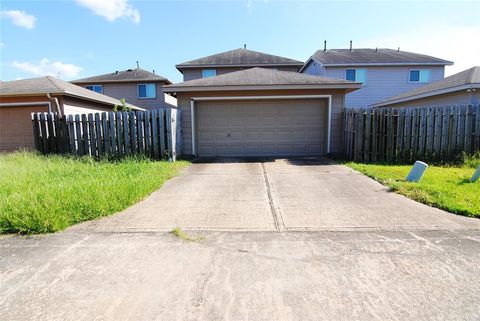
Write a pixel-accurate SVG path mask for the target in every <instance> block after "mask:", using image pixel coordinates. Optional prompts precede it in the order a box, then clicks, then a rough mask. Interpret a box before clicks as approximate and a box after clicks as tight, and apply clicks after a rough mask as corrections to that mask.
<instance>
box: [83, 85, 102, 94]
mask: <svg viewBox="0 0 480 321" xmlns="http://www.w3.org/2000/svg"><path fill="white" fill-rule="evenodd" d="M88 86H91V87H100V88H101V89H102V91H101V92H100V94H103V85H101V84H89V85H85V89H88V88H87V87H88ZM88 90H92V89H88ZM92 91H93V92H96V91H95V90H92ZM96 93H97V94H98V92H96Z"/></svg>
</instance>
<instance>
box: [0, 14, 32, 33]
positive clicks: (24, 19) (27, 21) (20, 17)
mask: <svg viewBox="0 0 480 321" xmlns="http://www.w3.org/2000/svg"><path fill="white" fill-rule="evenodd" d="M1 16H2V17H4V18H8V19H11V20H12V22H13V24H15V25H17V26H19V27H22V28H27V29H33V28H34V27H35V21H37V18H35V16H34V15H31V14H28V13H26V12H25V11H20V10H2V12H1Z"/></svg>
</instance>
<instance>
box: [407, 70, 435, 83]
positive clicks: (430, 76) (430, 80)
mask: <svg viewBox="0 0 480 321" xmlns="http://www.w3.org/2000/svg"><path fill="white" fill-rule="evenodd" d="M422 70H428V71H429V77H428V81H426V82H422V81H420V78H421V74H422ZM412 71H418V72H419V73H418V81H411V80H410V73H411V72H412ZM431 82H432V71H431V70H430V69H418V68H416V69H409V70H408V83H410V84H429V83H431Z"/></svg>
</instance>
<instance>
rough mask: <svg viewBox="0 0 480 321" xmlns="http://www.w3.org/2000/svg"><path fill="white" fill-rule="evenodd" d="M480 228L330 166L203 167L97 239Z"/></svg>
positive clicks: (221, 163) (261, 162)
mask: <svg viewBox="0 0 480 321" xmlns="http://www.w3.org/2000/svg"><path fill="white" fill-rule="evenodd" d="M472 226H476V227H480V220H471V219H468V218H465V217H461V216H457V215H452V214H449V213H446V212H444V211H441V210H438V209H435V208H431V207H429V206H425V205H422V204H419V203H417V202H414V201H412V200H410V199H408V198H406V197H403V196H400V195H397V194H395V193H392V192H390V191H389V190H388V189H387V188H386V187H384V186H382V185H381V184H379V183H377V182H375V181H373V180H372V179H370V178H368V177H366V176H364V175H362V174H360V173H358V172H356V171H354V170H352V169H350V168H348V167H346V166H343V165H339V164H337V163H335V162H333V161H331V160H329V159H325V158H310V159H258V160H255V159H217V160H204V161H202V160H199V161H197V162H195V163H194V164H192V165H191V166H190V167H189V168H188V169H187V170H186V171H185V172H184V173H183V174H182V175H180V176H179V177H177V178H174V179H172V180H171V181H169V182H168V183H167V184H165V185H164V186H163V187H162V188H161V189H159V190H158V191H156V192H155V193H153V194H152V195H151V196H150V197H148V198H147V199H145V200H144V201H142V202H140V203H138V204H136V205H134V206H132V207H131V208H129V209H127V210H126V211H124V212H122V213H119V214H117V215H114V216H111V217H108V218H105V219H101V220H98V221H94V222H89V223H86V224H83V225H79V226H78V227H76V228H79V229H87V230H96V231H116V232H119V231H130V232H131V231H170V230H172V229H173V228H174V227H181V228H182V229H186V230H212V231H215V230H217V231H218V230H220V231H346V230H358V229H361V230H366V229H372V230H374V229H383V230H401V229H409V230H410V229H454V228H460V229H461V228H471V227H472Z"/></svg>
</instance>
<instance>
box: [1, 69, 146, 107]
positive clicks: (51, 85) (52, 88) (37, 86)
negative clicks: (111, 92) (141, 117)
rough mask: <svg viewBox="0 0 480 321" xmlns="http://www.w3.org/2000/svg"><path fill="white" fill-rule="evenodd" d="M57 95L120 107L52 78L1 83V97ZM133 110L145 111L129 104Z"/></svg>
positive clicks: (90, 92)
mask: <svg viewBox="0 0 480 321" xmlns="http://www.w3.org/2000/svg"><path fill="white" fill-rule="evenodd" d="M46 94H57V95H67V96H74V97H78V98H82V99H86V100H92V101H96V102H100V103H105V104H108V105H112V106H113V105H120V104H121V102H120V101H119V100H118V99H115V98H112V97H110V96H106V95H102V94H99V93H96V92H94V91H92V90H89V89H86V88H83V87H80V86H77V85H74V84H71V83H69V82H66V81H63V80H61V79H57V78H54V77H51V76H46V77H38V78H30V79H22V80H13V81H2V82H0V96H26V95H46ZM127 105H128V106H129V107H131V108H133V109H138V110H143V109H142V108H140V107H137V106H134V105H131V104H127Z"/></svg>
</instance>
